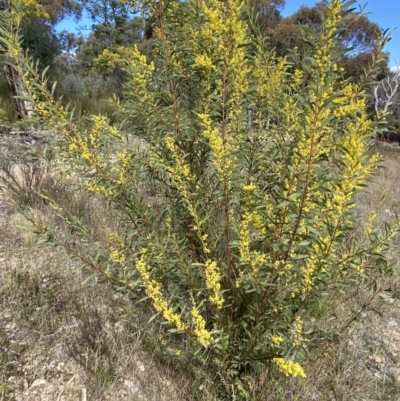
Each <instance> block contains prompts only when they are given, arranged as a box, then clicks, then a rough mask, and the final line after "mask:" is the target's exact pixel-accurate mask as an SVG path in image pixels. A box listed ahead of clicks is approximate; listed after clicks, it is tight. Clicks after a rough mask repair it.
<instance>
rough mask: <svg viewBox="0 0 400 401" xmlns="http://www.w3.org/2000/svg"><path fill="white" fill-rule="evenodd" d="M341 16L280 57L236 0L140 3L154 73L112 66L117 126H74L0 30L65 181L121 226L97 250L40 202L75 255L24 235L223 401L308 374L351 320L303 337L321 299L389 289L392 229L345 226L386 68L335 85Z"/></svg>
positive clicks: (339, 8)
mask: <svg viewBox="0 0 400 401" xmlns="http://www.w3.org/2000/svg"><path fill="white" fill-rule="evenodd" d="M349 5H350V4H347V5H346V6H344V5H343V4H342V3H341V2H340V1H339V0H333V1H332V2H331V3H330V4H329V6H328V8H327V10H326V18H325V22H324V24H323V25H322V26H321V30H320V33H319V34H316V33H315V34H314V35H313V41H314V43H313V53H312V55H311V56H309V57H303V54H301V53H299V52H297V53H296V52H294V53H293V57H292V58H291V59H287V58H280V57H277V56H276V55H275V54H274V53H269V52H267V51H266V50H265V48H266V45H265V43H264V41H263V39H262V36H261V35H259V34H258V33H257V29H256V28H255V23H254V21H253V20H252V17H251V14H250V16H249V13H248V10H247V9H246V7H245V6H244V4H243V3H241V2H240V1H237V0H230V1H227V2H225V3H222V2H220V1H219V0H209V1H201V2H191V1H188V2H172V3H164V2H162V1H161V2H157V3H156V2H154V3H152V2H150V4H149V5H148V6H149V7H151V11H152V16H153V18H154V26H155V30H154V34H155V39H154V41H155V43H154V52H153V54H152V57H153V58H154V62H150V61H149V60H148V59H147V58H146V56H144V55H143V54H141V53H140V52H139V50H138V49H137V47H131V48H129V49H128V48H127V49H126V52H125V53H124V54H123V56H124V62H125V70H126V73H127V74H128V76H129V82H128V83H127V84H126V87H125V93H126V99H127V102H126V103H125V104H119V103H118V102H116V106H117V107H118V108H119V111H120V113H121V114H122V115H123V116H124V117H125V119H126V121H127V122H129V130H127V129H124V125H123V124H119V125H113V124H111V123H110V122H109V120H108V119H107V118H106V117H105V116H103V115H96V116H91V117H89V118H88V120H89V121H88V126H85V127H83V128H82V127H80V126H78V125H76V124H75V123H74V122H73V119H72V117H71V115H70V113H68V112H67V111H66V110H65V109H64V108H63V107H62V106H61V105H60V104H59V103H57V102H55V101H54V100H53V98H52V96H51V94H50V93H49V92H48V91H47V86H46V80H45V79H44V78H43V77H42V76H41V74H39V73H37V71H36V70H35V68H34V67H33V65H32V63H30V62H29V60H26V58H24V55H23V53H22V51H21V47H20V46H19V44H18V42H17V41H16V40H15V36H14V34H13V32H14V30H12V29H10V28H12V27H10V26H9V25H7V24H9V23H10V21H9V19H7V15H5V16H3V19H2V23H3V28H2V29H1V31H0V32H1V36H2V39H1V40H2V41H3V42H4V43H5V44H6V45H7V46H8V48H9V55H10V57H11V56H12V57H13V58H14V60H15V66H16V68H17V69H18V71H20V73H21V74H23V76H24V78H25V83H26V85H27V88H28V89H27V90H28V95H29V97H30V99H31V100H32V101H33V102H34V104H35V111H36V113H37V115H38V116H39V117H40V118H41V119H42V121H43V123H44V124H46V125H47V126H48V127H49V128H50V129H52V130H54V132H57V133H59V139H58V140H57V149H58V160H59V161H60V163H62V166H63V170H64V171H65V172H66V173H65V174H66V175H68V174H70V175H71V178H72V177H74V179H75V180H78V182H79V184H80V186H81V189H84V190H86V191H87V192H88V193H91V194H92V196H94V197H102V198H104V199H105V200H107V202H109V203H110V205H112V206H113V207H114V208H115V209H116V210H118V211H119V212H120V216H121V221H120V222H119V229H118V230H117V231H116V230H115V229H114V230H111V229H109V230H107V228H105V234H106V235H107V238H108V240H105V241H98V240H95V239H94V238H93V237H92V234H91V231H90V228H89V227H87V226H86V225H85V224H84V223H83V222H82V220H80V219H78V218H76V217H75V216H73V215H71V214H70V213H69V212H68V211H66V210H64V209H63V208H61V207H60V206H59V205H57V203H56V201H55V200H52V199H51V198H47V201H48V202H50V204H51V205H52V207H53V210H54V214H55V216H57V218H58V219H62V220H63V221H64V222H65V223H66V224H68V225H70V226H71V228H73V230H74V231H75V232H77V233H79V235H80V236H82V237H84V238H86V242H84V243H87V244H88V247H87V248H85V247H83V248H82V247H79V248H76V247H74V246H72V245H70V244H69V243H68V242H67V243H65V242H63V241H62V239H59V238H58V237H57V231H56V230H54V231H52V230H51V229H50V228H48V227H46V226H44V225H42V224H40V222H35V219H34V218H31V224H33V225H34V227H36V229H37V231H38V232H41V233H42V235H43V241H47V242H51V243H53V244H55V245H61V246H63V247H64V248H65V249H67V250H68V251H69V252H70V253H71V254H72V255H73V256H74V257H75V258H78V259H80V260H81V261H83V262H84V263H85V264H86V265H88V266H90V267H91V268H93V269H94V270H96V271H97V272H98V273H99V274H101V275H103V276H104V277H106V278H108V279H109V280H111V281H113V282H114V283H115V284H116V286H117V287H119V288H124V289H126V290H129V291H131V292H132V294H133V296H134V297H137V299H138V300H141V301H142V305H143V304H144V305H146V306H149V307H150V308H151V310H152V312H153V317H152V319H154V318H158V319H160V320H161V321H162V322H163V323H164V324H165V327H166V330H165V337H164V338H165V341H166V342H167V341H168V342H170V343H171V344H172V345H173V346H174V347H175V348H174V349H173V351H172V353H173V355H174V358H188V360H189V361H190V366H191V367H192V372H194V373H193V374H194V377H196V378H199V379H200V380H207V381H208V382H212V383H214V384H215V394H216V397H217V398H218V399H230V400H240V399H252V398H255V397H256V395H255V389H254V387H253V384H252V383H254V382H256V381H257V377H258V378H259V377H261V376H262V375H264V377H265V376H266V377H268V378H270V379H271V378H274V377H277V376H279V375H284V376H288V377H298V378H299V380H300V378H302V377H303V378H304V377H306V370H307V369H306V366H307V365H306V364H307V361H308V360H310V359H311V358H315V357H317V356H318V355H319V354H320V353H321V352H324V350H327V349H329V347H328V345H330V344H331V343H332V342H333V341H334V340H335V339H336V338H338V337H339V336H340V334H341V333H342V332H343V331H344V330H345V329H346V328H348V326H349V325H350V324H351V322H352V321H354V320H355V319H356V318H357V317H358V316H359V315H360V313H361V312H362V310H363V309H361V310H356V311H354V312H350V314H349V315H350V317H349V321H348V322H345V323H344V324H343V325H342V326H338V327H336V328H335V329H334V331H333V332H325V331H323V329H321V328H318V331H317V334H315V330H314V328H313V319H312V317H313V316H320V317H321V319H322V318H327V319H328V318H330V314H329V304H328V303H327V302H326V299H327V296H328V295H332V294H335V293H337V292H340V291H346V289H348V288H350V287H351V286H355V285H358V284H359V283H361V282H363V283H366V284H367V285H371V288H374V290H373V294H372V296H371V298H370V301H372V300H373V299H374V297H375V296H376V294H378V293H379V292H380V291H381V290H384V289H385V288H379V287H378V285H377V282H376V276H377V275H378V274H380V273H385V274H386V273H390V267H389V266H387V263H386V260H385V257H384V251H385V250H386V249H387V247H388V244H389V243H390V240H391V239H392V238H393V236H394V235H395V234H396V233H397V231H398V229H399V224H396V225H394V227H389V226H384V227H383V228H382V229H377V228H375V225H374V224H375V219H376V214H375V213H372V214H371V215H370V217H369V219H368V221H367V222H366V223H365V224H363V225H360V222H359V221H357V219H356V218H355V217H354V215H353V207H354V204H353V199H354V196H355V194H357V193H358V192H360V191H361V190H362V189H363V187H364V186H365V184H366V182H367V181H368V180H369V179H370V178H371V176H372V175H373V173H374V171H375V167H376V163H377V161H378V156H376V155H374V156H371V155H370V154H369V152H368V138H369V137H370V136H372V135H375V134H376V132H378V131H379V122H376V121H371V120H370V119H369V118H368V115H367V113H366V104H367V97H366V95H365V88H366V87H367V86H366V85H369V83H370V81H371V79H372V78H371V77H372V76H373V75H374V74H375V66H376V65H377V64H378V63H379V62H380V60H381V59H380V58H374V59H373V64H372V66H371V68H370V69H369V70H367V71H366V75H365V77H364V79H362V80H361V82H363V84H362V85H361V84H357V83H354V82H351V81H348V80H345V79H343V71H342V70H341V69H340V67H339V65H338V64H339V62H340V55H341V53H340V52H338V50H340V49H341V47H340V43H338V42H337V40H336V38H337V37H338V34H339V32H340V31H341V29H342V28H341V27H342V25H341V22H342V20H343V18H348V17H349V16H351V14H350V12H349V11H347V9H346V7H348V6H349ZM250 32H251V33H250ZM363 85H364V86H363ZM125 127H127V125H125ZM367 307H368V302H367V303H366V304H365V305H364V308H367ZM177 344H178V349H177V350H176V346H177ZM167 352H169V351H168V350H167ZM171 359H172V357H171ZM254 378H256V379H254ZM199 398H200V399H201V395H199Z"/></svg>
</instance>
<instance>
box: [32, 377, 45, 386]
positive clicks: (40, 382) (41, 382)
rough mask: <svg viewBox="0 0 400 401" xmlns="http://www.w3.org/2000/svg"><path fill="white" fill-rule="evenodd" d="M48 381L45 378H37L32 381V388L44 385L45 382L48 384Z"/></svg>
mask: <svg viewBox="0 0 400 401" xmlns="http://www.w3.org/2000/svg"><path fill="white" fill-rule="evenodd" d="M46 383H47V381H46V380H45V379H36V380H35V381H34V382H33V383H32V385H31V388H33V387H37V386H42V385H43V384H46Z"/></svg>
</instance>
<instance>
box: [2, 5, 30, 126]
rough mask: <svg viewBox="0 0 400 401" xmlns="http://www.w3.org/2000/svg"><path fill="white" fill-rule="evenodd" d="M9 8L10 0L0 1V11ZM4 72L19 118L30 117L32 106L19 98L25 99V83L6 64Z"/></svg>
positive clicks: (12, 68)
mask: <svg viewBox="0 0 400 401" xmlns="http://www.w3.org/2000/svg"><path fill="white" fill-rule="evenodd" d="M9 8H10V0H0V11H6V10H8V9H9ZM4 72H5V75H6V78H7V81H8V83H9V85H10V87H11V90H12V93H13V95H14V96H16V97H14V100H15V107H16V110H17V113H18V116H19V117H20V118H26V117H31V116H32V114H33V104H32V103H31V102H29V101H27V100H23V99H21V98H24V97H26V95H27V92H26V88H25V83H24V80H23V78H22V77H21V74H20V73H19V72H18V71H17V70H16V69H15V68H14V67H13V66H12V65H11V64H10V63H8V62H7V59H6V65H5V67H4Z"/></svg>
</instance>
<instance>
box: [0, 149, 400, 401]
mask: <svg viewBox="0 0 400 401" xmlns="http://www.w3.org/2000/svg"><path fill="white" fill-rule="evenodd" d="M376 147H377V148H379V151H380V152H381V153H383V154H384V156H385V161H384V162H383V163H382V167H381V168H379V173H378V176H377V177H376V179H375V181H374V182H373V183H371V184H370V185H369V187H368V189H367V191H366V192H365V193H364V194H361V195H359V197H358V198H357V200H356V201H357V207H356V213H357V215H358V216H359V218H360V219H363V218H364V217H365V216H367V215H368V211H369V210H371V208H373V207H375V206H376V205H378V206H379V223H380V224H383V222H384V221H387V220H390V219H395V215H396V213H400V185H398V184H399V181H400V176H399V175H398V172H399V171H400V149H395V148H390V147H386V146H385V145H380V144H377V145H376ZM21 171H22V170H21ZM21 171H20V172H21ZM29 171H30V170H29ZM29 171H28V172H29ZM22 178H23V177H22ZM21 182H25V181H24V179H23V180H22V181H21ZM29 182H31V181H28V183H29ZM26 185H27V184H26V183H25V184H24V185H23V188H22V190H23V191H25V190H26ZM29 185H30V184H29ZM32 185H33V186H35V185H39V186H41V189H43V188H44V189H45V190H46V191H48V192H49V193H50V192H51V193H52V194H53V195H57V197H58V198H59V200H60V202H62V203H64V204H65V206H66V207H70V208H73V212H74V213H75V214H78V215H79V216H81V218H82V219H86V220H85V221H86V223H88V224H90V225H91V227H92V228H93V230H94V232H96V233H97V234H96V235H97V236H98V237H99V239H101V236H102V235H103V233H102V227H103V225H105V224H111V223H112V222H114V224H115V219H113V216H112V213H111V211H108V212H107V213H104V207H106V205H102V204H99V203H96V202H97V200H95V199H94V198H91V199H88V198H87V197H85V195H83V194H81V193H79V192H74V191H72V190H71V188H72V187H68V186H63V185H61V184H60V183H59V181H58V180H57V179H54V172H53V173H52V174H50V173H49V172H45V173H44V174H43V176H42V177H41V178H40V180H38V182H37V183H35V182H34V183H33V184H32ZM382 193H386V197H385V198H384V199H383V200H382V199H381V194H382ZM32 199H33V198H31V199H29V200H28V201H29V202H31V203H30V204H31V205H32V208H33V209H32V210H33V213H36V214H37V216H38V217H39V218H42V219H43V220H46V219H49V214H48V213H47V211H48V209H47V208H48V207H49V206H48V205H46V203H45V202H41V201H39V200H37V199H33V200H32ZM24 202H26V200H24ZM55 224H59V225H60V226H59V229H60V230H62V229H63V227H62V226H61V223H59V222H56V223H55ZM20 225H24V223H23V220H21V216H19V215H18V214H16V212H15V210H14V209H13V208H12V207H10V206H8V205H6V203H5V202H4V200H3V201H2V203H1V204H0V400H10V401H11V400H23V401H25V400H26V401H33V400H46V401H47V400H48V401H50V400H55V401H61V400H79V401H81V400H85V399H86V400H99V401H101V400H111V399H112V400H118V401H123V400H127V401H128V400H129V401H141V400H143V401H151V400H176V401H179V400H182V401H183V400H189V399H192V398H197V399H201V400H205V401H207V400H212V396H211V395H209V394H208V393H207V392H206V389H205V388H203V387H202V388H199V386H198V383H196V387H194V385H193V378H192V377H189V375H188V374H186V373H187V372H189V370H190V369H189V368H188V366H185V359H184V358H182V359H181V360H179V358H178V359H177V358H175V357H174V350H169V349H167V348H165V347H164V348H163V347H160V336H161V335H162V331H163V328H162V327H159V326H157V324H156V323H154V322H153V323H150V324H148V323H146V322H147V320H148V316H146V310H143V308H139V307H138V306H137V305H136V304H135V303H134V302H133V301H132V298H131V297H130V296H129V294H125V293H121V292H118V291H116V290H115V288H113V287H112V286H111V285H110V284H109V283H105V282H101V281H99V280H98V279H96V277H94V276H91V275H90V274H89V273H88V271H87V270H85V269H82V268H81V266H80V265H79V264H78V263H77V262H74V261H71V259H69V258H68V257H67V255H66V254H65V253H64V252H63V251H62V250H61V249H59V248H51V247H50V246H48V245H43V246H40V247H37V246H35V244H34V243H35V240H36V237H35V235H34V234H30V233H26V232H23V231H22V230H20V229H19V228H18V226H20ZM68 235H71V233H70V232H67V231H66V232H65V236H68ZM398 256H399V252H398V250H397V249H393V250H391V252H390V254H389V259H390V261H391V262H392V263H393V264H394V270H395V273H396V274H395V276H394V277H393V280H392V282H391V283H390V284H391V285H392V292H390V293H387V295H384V296H380V297H379V298H378V299H376V300H375V302H374V308H375V309H376V310H377V311H379V314H378V313H375V312H373V311H366V312H363V313H362V314H361V315H360V317H359V319H358V321H357V322H355V324H354V325H353V326H352V328H351V330H350V331H349V332H348V333H347V334H346V335H343V336H342V337H339V338H336V339H333V341H332V347H331V348H330V352H329V353H327V356H325V357H323V358H319V359H317V360H316V361H314V362H313V363H310V364H309V365H308V366H307V367H306V368H307V371H308V378H307V380H305V381H302V382H298V381H295V380H293V381H288V380H282V381H281V382H276V381H274V382H271V381H269V382H268V381H264V382H263V377H261V378H260V381H259V382H257V383H254V387H255V388H256V390H258V391H257V394H258V395H257V401H264V400H265V401H267V400H268V401H279V400H298V401H306V400H307V401H312V400H338V401H339V400H340V401H358V400H360V401H361V400H363V401H383V400H399V399H400V396H399V394H400V357H399V355H400V311H399V301H398V299H397V298H398V293H397V289H398V288H397V281H396V280H397V273H398V270H399V265H398V261H397V259H398ZM369 295H370V289H368V288H365V287H363V286H360V287H358V288H354V289H353V290H352V292H351V293H346V294H343V295H341V296H336V297H335V298H329V299H325V300H324V301H323V302H321V304H320V305H316V307H315V310H313V311H312V316H313V320H312V322H314V326H315V327H314V329H315V330H317V329H318V324H319V322H320V320H321V321H322V320H323V321H324V324H325V325H332V326H334V325H336V326H340V325H343V324H345V322H346V319H348V317H349V311H350V310H351V309H354V310H357V308H359V307H360V306H361V305H362V304H363V303H364V302H365V301H366V300H367V298H368V297H369ZM321 317H322V318H324V319H320V318H321ZM327 317H330V319H331V320H329V319H326V318H327ZM311 328H312V327H311ZM155 348H158V349H163V351H162V353H161V355H160V353H155V352H154V349H155ZM174 358H175V359H174ZM175 362H177V363H175ZM179 366H180V370H177V367H179ZM185 370H186V373H185ZM179 372H181V373H179ZM182 372H184V373H182ZM85 397H86V398H85Z"/></svg>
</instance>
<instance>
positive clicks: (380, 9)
mask: <svg viewBox="0 0 400 401" xmlns="http://www.w3.org/2000/svg"><path fill="white" fill-rule="evenodd" d="M315 3H316V0H286V6H285V8H284V9H283V10H282V14H283V16H285V17H286V16H289V15H291V14H293V13H294V12H296V11H297V10H298V9H299V8H300V6H302V5H303V6H308V7H312V6H313V5H314V4H315ZM363 5H365V8H364V13H365V12H366V13H369V14H368V18H369V19H370V20H371V21H373V22H376V23H377V24H378V25H379V26H380V27H381V28H383V29H388V28H389V29H390V30H391V29H393V28H397V29H396V31H395V32H393V34H392V40H391V41H390V42H389V43H388V45H387V47H386V51H388V52H389V53H390V61H389V64H390V66H392V67H395V66H400V0H368V1H365V0H361V1H358V2H357V3H356V4H355V6H354V7H356V8H358V7H360V6H363ZM84 26H86V28H90V26H91V21H90V20H89V19H88V18H83V19H82V20H81V21H80V22H79V23H76V22H75V21H73V20H65V21H62V22H61V23H60V24H59V25H58V26H57V30H58V31H61V30H64V29H65V30H68V31H71V30H72V31H76V29H77V27H84ZM89 32H90V31H89V30H82V31H81V33H82V34H83V35H84V36H86V35H87V34H88V33H89Z"/></svg>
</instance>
